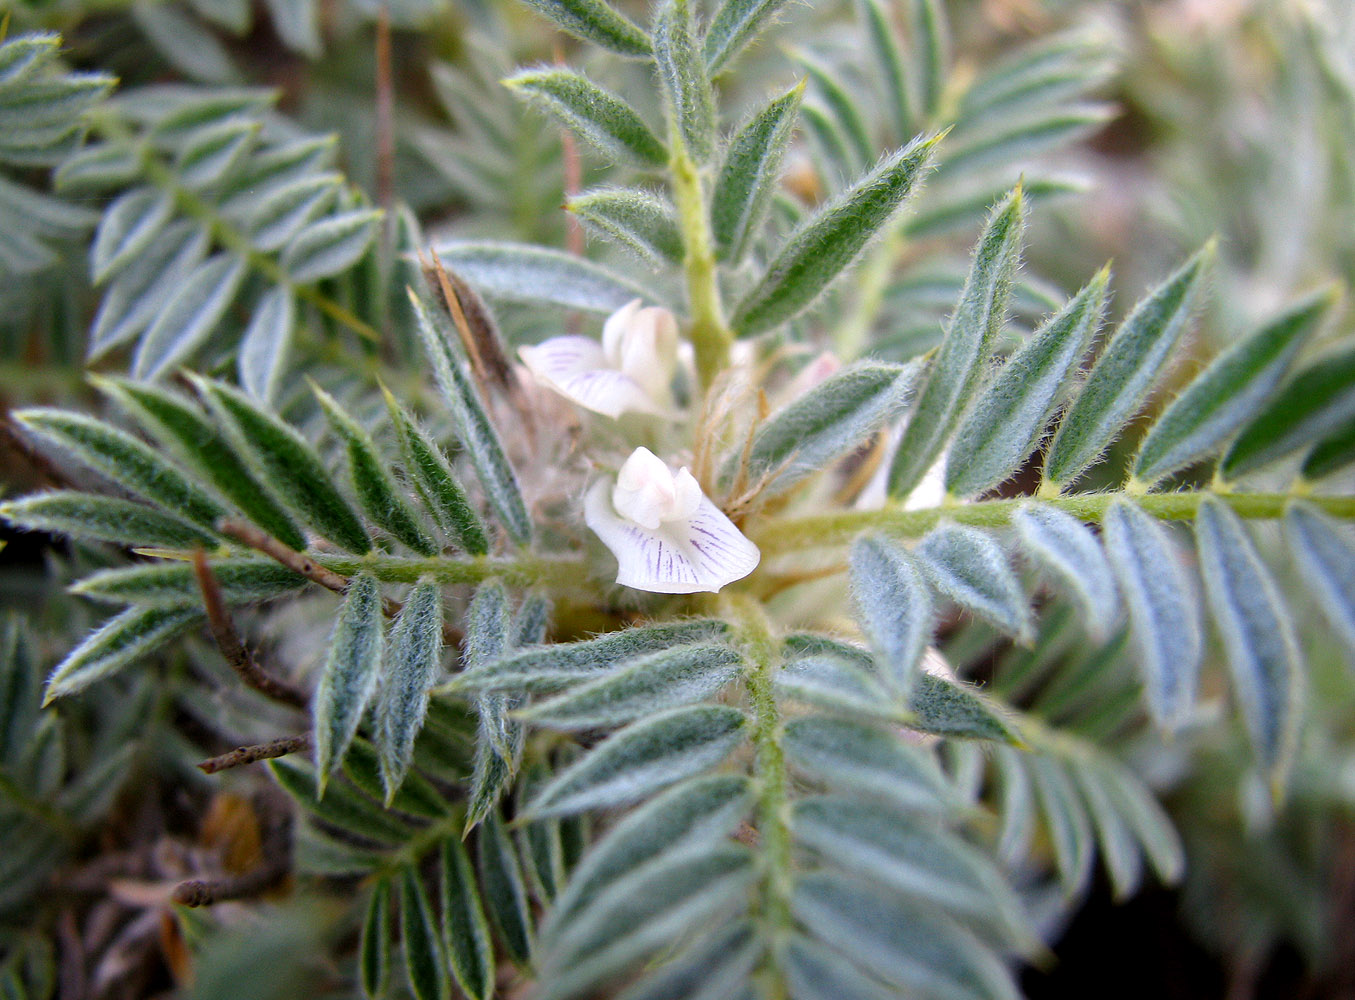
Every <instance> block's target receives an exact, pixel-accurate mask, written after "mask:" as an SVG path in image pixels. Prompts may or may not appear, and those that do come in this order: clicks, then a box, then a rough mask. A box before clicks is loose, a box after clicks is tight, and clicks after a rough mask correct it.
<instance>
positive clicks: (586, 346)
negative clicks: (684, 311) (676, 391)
mask: <svg viewBox="0 0 1355 1000" xmlns="http://www.w3.org/2000/svg"><path fill="white" fill-rule="evenodd" d="M677 353H678V329H677V321H676V320H675V319H674V318H673V314H672V313H671V312H669V311H668V310H667V309H662V308H659V307H658V306H649V307H646V308H641V307H640V300H639V299H634V300H632V301H631V302H628V303H627V304H626V305H624V306H622V307H621V308H620V309H618V310H617V311H616V312H614V313H612V315H611V316H609V317H608V318H607V322H606V323H604V324H603V327H602V343H601V344H599V343H598V342H597V341H596V340H593V339H592V338H591V337H580V336H575V335H569V336H563V337H551V338H550V339H548V340H544V341H542V342H541V343H539V344H537V345H535V346H534V347H520V348H518V356H519V357H520V358H522V362H523V364H525V365H526V366H527V370H528V371H530V372H531V373H532V374H533V375H534V376H536V379H537V381H539V382H541V383H542V384H544V385H546V386H548V387H550V388H551V389H553V390H555V391H556V392H558V393H559V394H560V395H562V396H564V397H565V398H566V399H568V400H570V401H572V402H574V403H577V404H578V405H579V406H582V407H584V408H585V409H589V410H592V411H593V412H595V413H601V414H603V415H604V416H608V417H611V418H613V419H615V418H617V417H619V416H620V415H621V414H623V413H651V414H654V415H657V416H662V415H666V414H670V413H672V412H673V410H674V405H673V394H672V388H671V383H672V380H673V375H674V374H675V372H676V370H677Z"/></svg>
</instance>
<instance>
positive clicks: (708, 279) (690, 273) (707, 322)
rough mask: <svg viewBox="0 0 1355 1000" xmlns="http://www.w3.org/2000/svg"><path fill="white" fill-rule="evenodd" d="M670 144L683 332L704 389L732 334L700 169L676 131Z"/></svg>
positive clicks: (725, 362)
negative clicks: (682, 274)
mask: <svg viewBox="0 0 1355 1000" xmlns="http://www.w3.org/2000/svg"><path fill="white" fill-rule="evenodd" d="M672 144H673V156H672V159H671V160H670V161H669V169H670V170H671V171H672V175H673V199H674V201H676V202H677V211H678V225H679V226H680V227H681V229H682V244H683V247H684V248H685V256H684V258H683V267H684V269H685V270H686V272H687V300H688V306H689V308H690V310H691V331H690V333H689V336H690V338H691V342H692V348H693V349H694V350H695V351H696V371H697V374H698V375H699V376H700V379H701V385H702V386H703V387H707V388H708V387H709V386H710V384H711V382H712V381H713V380H714V379H715V376H716V375H718V374H719V373H720V372H721V371H723V370H724V369H725V368H727V367H729V349H730V346H731V345H732V344H733V343H734V337H733V334H732V333H730V330H729V326H728V325H727V324H726V323H725V315H724V307H723V306H722V304H721V302H720V282H719V276H718V273H717V271H716V267H715V250H714V246H713V243H712V240H711V233H710V220H709V216H710V211H709V206H708V205H707V204H706V196H705V192H704V191H703V190H702V187H701V173H700V171H699V170H698V168H697V166H696V163H695V161H693V160H692V158H691V156H689V155H688V154H687V150H686V147H685V146H684V145H683V144H682V137H681V136H680V135H678V134H677V130H676V129H674V134H673V137H672Z"/></svg>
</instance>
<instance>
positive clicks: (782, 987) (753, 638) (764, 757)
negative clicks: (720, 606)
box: [727, 594, 794, 1000]
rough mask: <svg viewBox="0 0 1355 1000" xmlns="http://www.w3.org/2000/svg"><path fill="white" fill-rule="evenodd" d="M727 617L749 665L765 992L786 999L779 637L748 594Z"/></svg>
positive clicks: (787, 909)
mask: <svg viewBox="0 0 1355 1000" xmlns="http://www.w3.org/2000/svg"><path fill="white" fill-rule="evenodd" d="M727 608H728V611H729V617H731V618H733V619H734V620H736V621H737V622H738V628H739V633H740V638H741V639H742V642H743V648H744V652H745V653H746V654H747V657H748V666H747V669H746V670H745V673H744V685H745V686H746V687H747V689H748V700H749V703H750V705H751V707H752V709H753V750H754V765H753V766H754V773H755V776H756V778H757V790H758V801H757V812H758V829H759V832H760V833H761V834H762V850H761V862H762V865H763V881H762V898H761V907H760V914H759V915H760V917H761V919H762V922H763V924H764V926H765V928H766V934H767V936H768V939H769V940H768V946H769V947H768V951H769V955H768V964H767V966H766V969H765V970H764V971H765V973H766V975H767V976H768V978H769V980H770V981H769V983H768V987H767V991H766V994H765V995H766V996H767V997H768V998H769V1000H782V998H784V997H785V996H786V983H785V978H784V975H783V973H782V972H781V970H782V969H783V968H784V967H785V963H784V962H783V961H782V956H781V954H780V952H781V950H782V949H783V948H784V946H785V943H786V939H787V936H788V935H789V932H790V930H791V928H792V927H793V926H794V918H793V916H792V913H791V836H790V804H789V800H788V797H787V794H786V788H787V773H786V755H785V751H784V750H783V748H782V746H781V740H782V737H783V736H784V732H783V729H782V726H781V713H780V710H779V709H778V708H777V704H776V695H775V693H774V691H773V688H772V674H773V671H774V670H775V669H776V663H777V658H778V656H777V649H776V640H775V638H774V637H773V635H772V631H771V627H770V625H769V624H768V621H767V616H766V614H765V613H764V612H763V610H762V606H761V605H760V604H758V603H757V602H756V601H753V600H751V599H750V598H748V597H747V596H746V595H739V594H731V595H730V596H729V598H728V602H727Z"/></svg>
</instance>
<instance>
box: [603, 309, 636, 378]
mask: <svg viewBox="0 0 1355 1000" xmlns="http://www.w3.org/2000/svg"><path fill="white" fill-rule="evenodd" d="M639 311H640V300H639V299H631V300H630V301H629V302H627V303H626V304H625V305H624V306H622V307H621V308H620V309H618V310H617V311H616V312H614V313H612V314H611V315H610V316H608V317H607V321H606V322H605V323H603V324H602V351H603V354H604V356H605V357H606V358H607V364H608V365H609V366H610V367H612V368H620V367H621V342H622V341H623V340H624V339H625V336H626V330H628V329H629V328H630V324H631V320H632V319H634V318H635V314H636V313H637V312H639Z"/></svg>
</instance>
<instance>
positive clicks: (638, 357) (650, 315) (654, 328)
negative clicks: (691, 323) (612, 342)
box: [616, 306, 678, 399]
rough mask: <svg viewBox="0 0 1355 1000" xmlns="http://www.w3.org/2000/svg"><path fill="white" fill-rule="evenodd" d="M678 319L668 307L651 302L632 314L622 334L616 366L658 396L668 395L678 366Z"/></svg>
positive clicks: (657, 397) (663, 397)
mask: <svg viewBox="0 0 1355 1000" xmlns="http://www.w3.org/2000/svg"><path fill="white" fill-rule="evenodd" d="M677 345H678V328H677V320H676V319H674V317H673V314H672V313H671V312H669V311H668V310H667V309H663V308H660V307H659V306H650V307H649V308H647V309H641V310H640V311H639V312H637V313H635V315H634V316H633V317H631V320H630V322H629V323H628V324H627V326H626V329H625V331H624V332H623V333H622V335H621V346H620V356H619V358H618V359H617V360H619V362H620V363H619V364H617V365H616V367H618V368H620V369H621V370H622V371H623V372H625V373H626V374H627V375H629V376H630V377H631V378H633V379H635V381H637V382H639V383H640V384H641V385H642V386H644V387H645V390H646V391H647V392H649V394H650V395H651V396H653V397H654V398H655V399H666V398H667V397H668V395H669V392H670V389H669V384H670V383H671V382H672V380H673V372H674V370H675V368H676V366H677Z"/></svg>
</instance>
